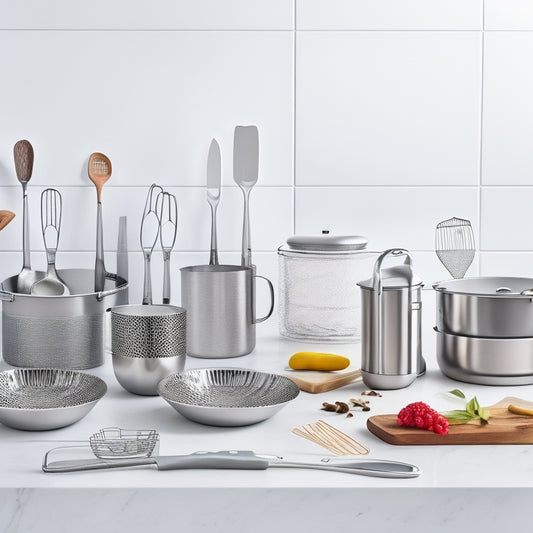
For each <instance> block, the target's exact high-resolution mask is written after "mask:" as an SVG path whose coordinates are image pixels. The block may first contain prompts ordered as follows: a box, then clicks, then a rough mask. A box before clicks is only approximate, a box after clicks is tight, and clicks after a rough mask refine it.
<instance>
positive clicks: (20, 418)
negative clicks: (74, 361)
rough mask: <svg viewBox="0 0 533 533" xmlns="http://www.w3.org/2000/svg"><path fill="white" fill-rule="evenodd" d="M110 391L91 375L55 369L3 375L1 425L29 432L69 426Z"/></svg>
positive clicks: (37, 369)
mask: <svg viewBox="0 0 533 533" xmlns="http://www.w3.org/2000/svg"><path fill="white" fill-rule="evenodd" d="M106 392H107V385H106V384H105V382H104V381H103V380H102V379H100V378H98V377H96V376H93V375H91V374H85V373H83V372H77V371H74V370H64V369H53V368H17V369H14V370H5V371H3V372H0V422H1V423H2V424H5V425H6V426H10V427H13V428H16V429H24V430H28V431H42V430H48V429H57V428H61V427H64V426H69V425H70V424H73V423H74V422H77V421H78V420H80V419H81V418H83V417H84V416H85V415H86V414H87V413H88V412H89V411H90V410H91V409H92V408H93V407H94V406H95V405H96V403H97V402H98V400H100V398H102V396H103V395H104V394H105V393H106Z"/></svg>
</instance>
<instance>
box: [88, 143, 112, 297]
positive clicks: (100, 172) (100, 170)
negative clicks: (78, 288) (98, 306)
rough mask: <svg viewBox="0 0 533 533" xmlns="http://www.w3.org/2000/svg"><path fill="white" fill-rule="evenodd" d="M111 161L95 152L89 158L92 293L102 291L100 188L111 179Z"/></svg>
mask: <svg viewBox="0 0 533 533" xmlns="http://www.w3.org/2000/svg"><path fill="white" fill-rule="evenodd" d="M111 170H112V169H111V161H110V160H109V158H108V157H107V156H106V155H104V154H102V153H100V152H95V153H93V154H91V156H90V157H89V165H88V174H89V179H90V180H91V181H92V182H93V183H94V185H95V186H96V199H97V211H96V261H95V264H94V291H95V292H101V291H103V290H104V284H105V275H106V270H105V266H104V224H103V220H102V188H103V187H104V184H105V183H106V181H107V180H108V179H109V178H110V177H111Z"/></svg>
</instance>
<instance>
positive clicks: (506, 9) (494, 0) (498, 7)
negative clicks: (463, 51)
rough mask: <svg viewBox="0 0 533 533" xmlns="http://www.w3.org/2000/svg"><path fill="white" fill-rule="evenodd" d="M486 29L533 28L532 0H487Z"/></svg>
mask: <svg viewBox="0 0 533 533" xmlns="http://www.w3.org/2000/svg"><path fill="white" fill-rule="evenodd" d="M485 29H486V30H533V9H531V0H485Z"/></svg>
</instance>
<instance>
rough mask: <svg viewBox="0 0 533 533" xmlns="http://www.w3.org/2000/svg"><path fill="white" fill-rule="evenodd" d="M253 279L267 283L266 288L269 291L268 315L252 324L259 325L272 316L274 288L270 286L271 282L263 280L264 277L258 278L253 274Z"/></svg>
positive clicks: (266, 279)
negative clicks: (259, 279)
mask: <svg viewBox="0 0 533 533" xmlns="http://www.w3.org/2000/svg"><path fill="white" fill-rule="evenodd" d="M254 277H255V278H261V279H264V280H265V281H266V282H267V284H268V288H269V290H270V309H269V310H268V313H267V314H266V315H265V316H263V317H261V318H256V319H255V320H254V324H260V323H261V322H264V321H265V320H267V319H268V318H270V317H271V315H272V312H273V311H274V286H273V285H272V282H271V281H270V280H269V279H268V278H265V276H259V275H258V274H254Z"/></svg>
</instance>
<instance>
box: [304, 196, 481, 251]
mask: <svg viewBox="0 0 533 533" xmlns="http://www.w3.org/2000/svg"><path fill="white" fill-rule="evenodd" d="M478 213H479V210H478V191H477V189H476V188H474V187H472V188H470V187H462V188H453V187H427V188H419V187H380V188H374V187H351V188H348V187H337V188H334V187H298V188H297V190H296V210H295V215H296V232H297V233H298V234H318V233H320V232H321V231H322V230H324V229H328V230H330V232H331V233H335V234H341V235H342V234H344V235H354V234H355V235H364V236H366V237H367V238H368V241H369V243H368V248H369V249H370V250H384V249H387V248H407V249H408V250H417V251H431V250H434V246H435V227H436V225H437V224H438V223H439V222H440V221H442V220H444V219H447V218H451V217H452V216H457V217H461V218H467V219H469V220H470V221H471V222H472V226H473V228H474V234H475V235H476V237H477V236H478V235H479V228H478V223H477V221H478Z"/></svg>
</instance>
